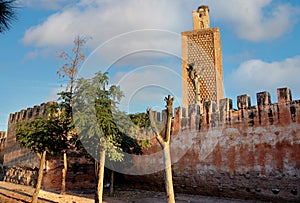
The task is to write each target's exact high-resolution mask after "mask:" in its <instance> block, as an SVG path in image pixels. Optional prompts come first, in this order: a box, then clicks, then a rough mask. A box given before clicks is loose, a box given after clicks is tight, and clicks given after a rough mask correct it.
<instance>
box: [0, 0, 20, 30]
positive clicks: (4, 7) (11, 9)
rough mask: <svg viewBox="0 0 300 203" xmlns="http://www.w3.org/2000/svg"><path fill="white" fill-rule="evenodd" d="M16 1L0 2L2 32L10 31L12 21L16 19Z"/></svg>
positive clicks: (0, 26)
mask: <svg viewBox="0 0 300 203" xmlns="http://www.w3.org/2000/svg"><path fill="white" fill-rule="evenodd" d="M14 3H15V0H0V32H4V31H6V30H9V29H10V26H11V21H13V20H15V19H16V11H15V6H14Z"/></svg>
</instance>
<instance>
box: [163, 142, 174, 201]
mask: <svg viewBox="0 0 300 203" xmlns="http://www.w3.org/2000/svg"><path fill="white" fill-rule="evenodd" d="M163 156H164V168H165V174H164V175H165V188H166V193H167V202H168V203H174V202H175V197H174V189H173V180H172V167H171V154H170V145H167V146H165V147H164V148H163Z"/></svg>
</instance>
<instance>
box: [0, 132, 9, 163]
mask: <svg viewBox="0 0 300 203" xmlns="http://www.w3.org/2000/svg"><path fill="white" fill-rule="evenodd" d="M6 138H7V133H6V131H0V164H3V158H4V153H3V150H4V148H5V140H6Z"/></svg>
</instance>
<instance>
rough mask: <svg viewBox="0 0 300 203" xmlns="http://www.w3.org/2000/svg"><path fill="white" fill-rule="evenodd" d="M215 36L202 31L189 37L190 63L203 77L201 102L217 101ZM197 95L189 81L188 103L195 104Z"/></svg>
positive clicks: (201, 81)
mask: <svg viewBox="0 0 300 203" xmlns="http://www.w3.org/2000/svg"><path fill="white" fill-rule="evenodd" d="M213 38H214V36H213V33H212V32H211V31H210V30H209V31H204V30H201V31H199V32H197V33H192V34H191V35H188V42H187V43H188V56H187V58H188V63H189V64H192V63H193V64H195V68H196V71H197V72H198V73H199V74H200V75H201V77H200V79H199V84H200V97H201V100H203V101H207V100H213V101H217V99H218V98H217V94H216V89H217V87H216V69H215V65H214V64H215V57H214V54H215V53H214V43H213V42H214V39H213ZM194 98H195V93H194V90H193V86H192V83H191V81H190V79H188V102H189V104H192V103H194V101H195V99H194Z"/></svg>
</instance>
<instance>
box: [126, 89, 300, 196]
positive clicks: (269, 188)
mask: <svg viewBox="0 0 300 203" xmlns="http://www.w3.org/2000/svg"><path fill="white" fill-rule="evenodd" d="M277 93H278V103H275V104H272V103H271V101H270V96H269V95H270V94H269V93H268V92H261V93H258V94H257V105H256V106H251V104H250V97H249V95H241V96H239V97H238V99H237V101H238V110H235V109H232V100H231V99H222V100H221V101H220V111H219V112H216V108H215V106H216V105H215V104H214V102H205V103H204V104H203V105H202V106H198V105H190V106H189V108H188V110H186V109H184V108H181V107H179V108H176V109H175V110H174V112H175V113H174V119H173V129H172V143H171V155H172V160H179V161H178V162H176V163H174V164H173V166H172V167H173V181H174V188H175V192H184V193H192V194H205V195H220V196H228V197H238V198H252V199H267V200H274V201H287V200H289V201H300V194H299V193H300V184H299V182H300V101H299V100H296V101H293V100H292V98H291V93H290V90H289V89H288V88H280V89H278V91H277ZM158 150H160V148H159V146H158V144H157V143H156V144H155V145H154V146H153V147H152V148H151V149H149V150H148V151H147V152H146V154H148V155H150V154H153V153H154V152H157V151H158ZM139 164H141V163H140V159H136V160H135V165H136V166H137V165H139ZM159 164H162V157H161V159H155V160H152V162H151V165H153V166H159ZM147 167H150V166H147ZM125 179H126V183H127V184H128V183H132V184H131V186H132V187H135V188H144V189H152V190H157V189H159V190H164V182H163V172H162V171H160V172H157V173H154V174H151V175H145V176H125ZM127 184H126V185H127Z"/></svg>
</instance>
